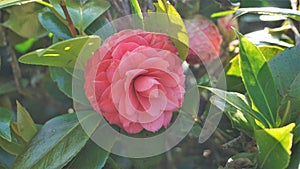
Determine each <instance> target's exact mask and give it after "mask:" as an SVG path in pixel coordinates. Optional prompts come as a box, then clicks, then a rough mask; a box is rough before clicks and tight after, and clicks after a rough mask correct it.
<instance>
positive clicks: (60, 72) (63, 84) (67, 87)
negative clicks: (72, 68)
mask: <svg viewBox="0 0 300 169" xmlns="http://www.w3.org/2000/svg"><path fill="white" fill-rule="evenodd" d="M49 72H50V76H51V78H52V79H53V81H55V82H56V83H57V86H58V88H59V90H60V91H62V92H63V93H64V94H65V95H67V96H68V97H70V98H72V75H70V74H69V73H68V72H66V71H65V70H64V69H63V68H61V67H49Z"/></svg>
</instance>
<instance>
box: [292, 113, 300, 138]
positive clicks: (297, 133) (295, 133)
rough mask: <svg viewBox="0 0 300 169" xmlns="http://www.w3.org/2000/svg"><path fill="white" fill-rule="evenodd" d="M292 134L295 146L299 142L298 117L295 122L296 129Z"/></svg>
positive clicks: (299, 122) (299, 120)
mask: <svg viewBox="0 0 300 169" xmlns="http://www.w3.org/2000/svg"><path fill="white" fill-rule="evenodd" d="M293 133H294V140H293V143H294V144H296V143H298V142H300V116H298V119H297V121H296V127H295V129H294V131H293Z"/></svg>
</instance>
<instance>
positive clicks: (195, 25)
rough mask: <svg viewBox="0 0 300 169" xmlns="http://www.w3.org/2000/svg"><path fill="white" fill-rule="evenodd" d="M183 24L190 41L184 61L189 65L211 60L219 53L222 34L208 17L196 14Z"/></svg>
mask: <svg viewBox="0 0 300 169" xmlns="http://www.w3.org/2000/svg"><path fill="white" fill-rule="evenodd" d="M185 26H186V29H187V32H188V36H189V41H190V50H189V54H188V57H187V59H186V61H187V62H188V63H189V64H190V65H195V64H206V63H209V62H212V61H213V60H214V59H216V58H218V57H219V55H220V46H221V43H222V36H221V35H220V33H219V31H218V28H217V26H216V25H215V24H214V23H212V22H211V21H210V20H209V19H207V18H205V17H204V16H201V15H196V16H195V17H194V19H192V20H187V21H186V22H185Z"/></svg>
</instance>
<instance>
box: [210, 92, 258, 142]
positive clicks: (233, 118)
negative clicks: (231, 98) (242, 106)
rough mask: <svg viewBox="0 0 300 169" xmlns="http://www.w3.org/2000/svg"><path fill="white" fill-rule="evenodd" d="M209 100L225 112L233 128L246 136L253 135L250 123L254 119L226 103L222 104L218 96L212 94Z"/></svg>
mask: <svg viewBox="0 0 300 169" xmlns="http://www.w3.org/2000/svg"><path fill="white" fill-rule="evenodd" d="M210 101H211V103H212V104H213V105H215V106H217V107H218V108H219V109H220V110H222V111H224V112H225V114H226V115H227V117H228V118H229V120H230V122H231V125H232V127H233V128H236V129H238V130H240V131H242V132H244V133H245V134H247V135H248V136H250V137H253V127H252V124H253V123H254V119H253V118H252V117H251V116H249V115H247V114H243V113H242V112H241V111H240V110H238V109H237V108H235V107H234V106H232V105H230V104H228V103H226V104H225V105H223V104H224V103H223V100H222V99H220V98H219V97H216V96H212V97H211V98H210Z"/></svg>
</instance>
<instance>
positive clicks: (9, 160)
mask: <svg viewBox="0 0 300 169" xmlns="http://www.w3.org/2000/svg"><path fill="white" fill-rule="evenodd" d="M14 160H15V156H14V155H11V154H9V153H8V152H6V151H4V150H3V149H2V148H0V168H1V166H2V167H3V168H5V169H9V168H11V166H12V164H13V162H14Z"/></svg>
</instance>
